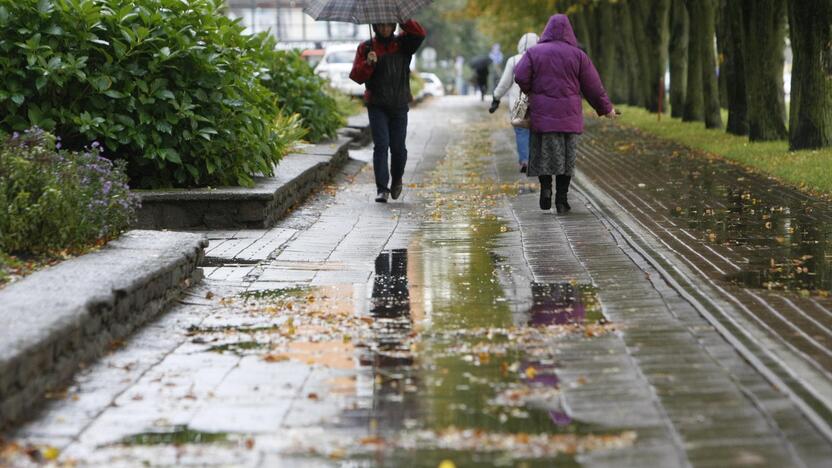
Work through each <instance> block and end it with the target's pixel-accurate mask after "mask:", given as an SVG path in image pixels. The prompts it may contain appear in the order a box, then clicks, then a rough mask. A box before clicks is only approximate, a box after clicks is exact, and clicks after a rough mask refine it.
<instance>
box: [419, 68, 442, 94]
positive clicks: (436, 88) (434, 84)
mask: <svg viewBox="0 0 832 468" xmlns="http://www.w3.org/2000/svg"><path fill="white" fill-rule="evenodd" d="M419 76H421V77H422V80H424V82H425V88H424V89H423V90H422V94H423V95H425V96H436V97H441V96H444V95H445V86H444V85H443V84H442V80H440V79H439V77H438V76H436V75H435V74H433V73H419Z"/></svg>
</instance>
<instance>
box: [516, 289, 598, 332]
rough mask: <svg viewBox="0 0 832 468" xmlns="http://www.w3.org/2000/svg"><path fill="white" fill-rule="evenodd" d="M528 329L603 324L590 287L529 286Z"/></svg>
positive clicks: (595, 295) (595, 297)
mask: <svg viewBox="0 0 832 468" xmlns="http://www.w3.org/2000/svg"><path fill="white" fill-rule="evenodd" d="M531 289H532V307H531V310H530V311H529V315H530V318H529V325H532V326H550V325H582V324H584V323H592V322H598V321H602V320H603V315H602V314H601V307H600V303H599V302H598V294H597V291H596V289H595V288H594V287H593V286H592V285H575V284H572V283H532V288H531Z"/></svg>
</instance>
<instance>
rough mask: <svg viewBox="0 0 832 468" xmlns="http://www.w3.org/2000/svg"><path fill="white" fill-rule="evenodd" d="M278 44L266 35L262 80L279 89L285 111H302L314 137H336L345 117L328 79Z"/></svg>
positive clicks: (305, 125) (299, 112)
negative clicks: (328, 88) (327, 91)
mask: <svg viewBox="0 0 832 468" xmlns="http://www.w3.org/2000/svg"><path fill="white" fill-rule="evenodd" d="M264 34H265V33H264ZM274 47H275V42H274V39H273V38H272V37H268V36H267V37H264V47H263V55H262V57H261V61H262V63H263V65H264V67H263V69H262V70H261V72H260V74H259V77H260V80H261V82H262V83H263V85H264V86H266V87H267V88H268V89H269V90H271V91H272V92H273V93H275V95H276V96H277V102H278V104H279V105H280V108H281V110H282V111H283V112H284V113H287V114H299V115H300V117H301V120H302V123H303V126H304V128H306V129H307V130H308V131H309V133H308V134H307V136H306V137H307V138H308V139H309V140H310V141H314V142H317V141H320V140H324V139H327V138H332V137H334V136H335V132H336V131H337V130H338V128H340V127H342V126H343V125H344V123H345V121H344V119H343V117H342V116H341V115H340V114H339V112H338V107H337V104H336V102H335V99H333V98H332V97H331V96H330V95H328V94H327V93H326V91H325V89H326V87H327V82H326V80H324V79H323V78H321V77H319V76H318V75H316V74H315V72H314V71H313V70H312V67H310V66H309V64H308V63H306V61H305V60H303V59H302V58H301V56H300V54H299V53H297V52H291V51H277V50H275V49H274Z"/></svg>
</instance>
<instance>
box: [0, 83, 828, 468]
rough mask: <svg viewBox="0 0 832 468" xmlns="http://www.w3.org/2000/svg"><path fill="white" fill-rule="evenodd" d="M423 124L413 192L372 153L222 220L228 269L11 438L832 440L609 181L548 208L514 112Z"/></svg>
mask: <svg viewBox="0 0 832 468" xmlns="http://www.w3.org/2000/svg"><path fill="white" fill-rule="evenodd" d="M410 130H411V133H410V135H409V149H410V155H409V158H410V160H409V165H408V174H407V176H406V180H407V181H408V182H410V184H409V185H407V186H406V189H405V193H404V198H403V200H401V201H399V202H394V203H391V204H389V205H379V204H375V203H372V202H371V200H372V198H371V197H372V196H373V191H374V190H373V183H372V172H371V170H370V168H369V166H367V165H364V164H363V163H362V162H361V161H359V160H354V161H353V162H351V163H349V164H348V165H347V167H346V169H345V172H344V174H343V175H342V176H341V177H340V178H339V180H337V181H336V182H335V183H333V185H332V186H330V187H326V188H325V190H324V191H323V192H322V193H321V195H320V196H318V197H316V198H315V199H314V200H312V201H310V202H309V203H307V204H305V205H304V206H301V207H299V208H298V209H297V210H295V211H294V212H293V213H292V214H291V215H290V216H289V217H287V218H286V219H285V220H283V221H282V222H281V223H279V224H278V226H276V227H275V228H274V229H272V230H268V231H257V230H252V231H238V232H214V233H211V235H210V237H211V238H212V239H214V240H213V241H212V244H211V246H210V247H209V249H208V251H207V255H208V257H209V260H210V266H209V267H206V270H205V272H206V275H207V280H206V281H205V282H204V283H203V284H201V285H199V286H197V287H195V288H193V289H192V290H191V291H190V292H189V295H188V296H187V297H186V298H184V299H183V300H182V301H181V303H180V304H179V305H178V306H177V307H176V308H174V309H173V310H172V311H170V312H169V313H168V314H167V315H166V316H164V317H163V318H162V319H160V320H159V321H158V322H157V323H155V324H153V325H152V326H150V327H148V328H146V329H145V330H143V331H141V332H140V333H138V334H137V335H136V336H134V337H133V338H132V339H131V340H129V341H128V342H126V343H117V344H116V346H115V348H114V350H113V352H112V354H110V355H109V356H107V357H106V358H105V359H103V360H102V361H101V362H99V363H96V364H95V365H92V366H90V367H89V368H88V369H86V370H85V371H84V372H82V374H81V375H79V376H78V377H77V379H76V382H75V383H74V384H73V385H72V386H70V387H69V388H67V389H63V390H61V391H56V392H53V394H52V398H53V399H54V401H52V402H50V404H49V405H48V407H47V409H46V410H45V411H44V412H43V413H42V415H41V416H40V417H39V418H38V419H36V420H35V421H33V422H31V423H30V424H27V425H26V426H24V427H22V428H20V430H19V431H17V432H15V433H14V434H9V442H11V443H12V444H9V445H6V446H5V449H4V450H3V452H2V455H0V456H4V457H5V459H6V460H7V461H9V462H10V463H12V464H13V465H21V466H25V465H26V464H34V463H35V462H36V461H38V460H40V461H48V460H54V459H57V460H58V461H59V462H74V463H77V464H78V465H80V466H92V465H94V466H142V465H150V466H187V465H193V466H264V467H272V466H287V467H288V466H291V467H297V466H425V467H436V466H440V463H442V462H443V461H444V462H446V463H445V464H444V465H443V466H492V465H497V466H552V464H553V463H557V464H558V466H560V465H564V466H576V465H579V466H616V467H618V466H639V467H640V466H662V467H665V466H667V467H670V466H778V467H780V466H823V464H824V462H825V461H826V460H828V459H829V457H830V456H832V446H830V443H829V441H828V440H826V439H824V438H823V437H822V436H821V435H820V433H819V431H817V430H816V429H815V427H814V426H813V425H812V424H811V423H810V422H809V420H808V419H806V418H805V417H804V416H803V413H802V412H801V411H799V409H798V408H796V407H795V403H794V401H793V400H792V399H790V398H789V397H788V396H787V395H785V394H783V393H782V392H778V391H776V390H775V389H774V388H773V387H772V385H771V384H770V383H769V381H768V380H766V379H765V378H764V377H763V375H762V374H761V373H760V372H759V371H758V370H757V369H756V368H755V367H753V366H752V365H750V364H748V362H747V361H746V360H745V359H743V357H742V356H741V355H740V354H739V353H738V352H737V350H736V348H735V346H733V345H732V344H731V343H729V341H726V339H725V338H723V335H721V334H720V333H719V332H718V331H717V329H716V328H715V327H714V326H712V325H711V324H710V323H709V322H708V321H707V320H706V319H705V318H703V315H702V314H701V313H700V311H699V310H697V308H695V307H694V306H693V305H692V304H691V301H690V299H689V298H688V297H685V296H684V295H683V294H681V293H680V292H679V290H678V289H677V288H675V287H673V285H671V284H669V283H668V282H667V281H665V279H663V276H662V272H660V271H658V270H657V269H656V268H655V267H654V266H653V265H652V264H651V262H650V261H649V258H646V257H645V256H644V255H643V254H642V253H641V252H639V251H638V250H637V249H636V247H634V246H633V245H632V244H631V243H630V241H629V240H628V239H627V238H626V237H625V236H626V235H627V233H626V231H622V230H620V229H619V228H618V227H617V225H616V224H615V223H616V222H617V218H616V217H614V216H608V215H607V214H605V213H604V212H603V211H602V209H603V208H602V207H598V206H595V205H593V204H591V203H589V201H590V199H592V194H591V193H590V192H589V191H587V189H586V187H588V185H585V184H584V183H583V181H582V185H581V188H582V189H583V190H584V193H585V194H586V195H584V194H582V193H578V192H575V193H573V195H572V206H573V212H572V213H570V214H569V215H568V216H565V217H559V216H556V215H554V214H552V213H543V212H541V211H540V210H539V209H538V208H537V196H538V194H537V193H536V192H535V190H536V187H535V184H530V183H529V182H528V181H527V180H526V179H525V178H522V179H521V178H520V177H519V174H517V173H516V164H515V163H514V156H513V149H512V145H513V141H512V138H513V132H511V130H510V129H509V128H507V127H506V126H505V123H504V122H503V119H502V118H497V116H488V115H487V113H486V112H485V110H484V109H483V108H481V104H480V103H479V101H476V100H470V99H464V98H446V99H443V100H438V101H433V102H430V103H428V104H427V105H424V106H421V107H420V108H419V109H415V110H413V111H412V112H411V117H410ZM353 157H354V158H358V159H363V160H365V161H366V160H367V159H369V158H370V157H371V155H370V154H369V151H366V150H365V151H360V152H353ZM582 164H583V161H582ZM589 164H590V162H588V163H587V164H586V165H584V166H583V167H585V168H586V167H589ZM590 182H591V180H590V179H587V184H588V183H590ZM447 462H452V465H451V464H448V463H447Z"/></svg>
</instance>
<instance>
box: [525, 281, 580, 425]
mask: <svg viewBox="0 0 832 468" xmlns="http://www.w3.org/2000/svg"><path fill="white" fill-rule="evenodd" d="M585 320H586V309H585V308H584V305H583V303H582V302H581V300H580V296H579V295H578V291H577V290H576V289H575V287H574V286H573V285H571V284H569V283H564V284H541V283H534V284H532V307H531V310H530V311H529V325H531V326H534V327H548V326H552V325H573V324H580V323H583V322H584V321H585ZM530 368H532V369H534V371H533V372H529V369H530ZM522 371H523V373H522V375H524V376H525V380H526V382H527V383H528V384H530V385H539V386H543V387H552V388H558V387H559V385H560V380H559V379H558V376H557V373H556V366H555V365H554V364H552V363H543V362H539V361H528V362H524V363H523V366H522ZM547 414H548V416H549V420H551V421H552V424H554V425H556V426H568V425H570V424H572V417H571V416H569V413H568V412H566V411H565V409H564V408H563V407H561V406H560V405H555V407H550V408H548V410H547Z"/></svg>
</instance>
